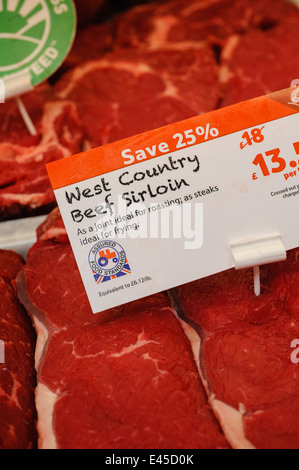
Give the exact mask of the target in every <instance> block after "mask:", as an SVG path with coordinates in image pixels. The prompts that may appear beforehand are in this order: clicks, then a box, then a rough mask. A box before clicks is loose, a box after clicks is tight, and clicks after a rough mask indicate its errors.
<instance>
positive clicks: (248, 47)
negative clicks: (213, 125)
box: [221, 18, 299, 106]
mask: <svg viewBox="0 0 299 470" xmlns="http://www.w3.org/2000/svg"><path fill="white" fill-rule="evenodd" d="M298 42H299V18H293V19H292V20H287V21H282V22H281V23H280V24H278V25H277V26H275V27H274V28H272V29H270V30H268V31H258V30H252V31H250V32H248V33H247V34H244V35H243V36H232V37H230V38H229V39H228V41H227V43H226V46H225V47H224V49H223V52H222V67H221V81H222V84H223V90H224V99H223V102H222V106H228V105H230V104H234V103H236V102H239V101H245V100H247V99H250V98H254V97H256V96H260V95H265V94H267V93H270V92H273V91H277V90H281V89H284V88H288V87H290V86H291V82H292V80H294V79H296V78H297V79H298V78H299V65H298V60H297V58H296V56H297V50H298Z"/></svg>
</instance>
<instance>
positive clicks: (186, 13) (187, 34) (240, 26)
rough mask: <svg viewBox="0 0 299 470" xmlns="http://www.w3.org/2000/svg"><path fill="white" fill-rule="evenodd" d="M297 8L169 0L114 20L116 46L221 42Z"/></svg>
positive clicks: (244, 0) (294, 13)
mask: <svg viewBox="0 0 299 470" xmlns="http://www.w3.org/2000/svg"><path fill="white" fill-rule="evenodd" d="M288 17H298V9H297V8H296V7H295V6H294V5H292V4H291V3H287V2H284V1H281V0H274V1H273V0H255V1H253V0H235V1H233V2H232V1H231V0H189V1H188V2H186V1H185V0H172V1H169V2H162V4H160V3H159V2H157V3H150V4H148V5H141V6H138V7H136V8H133V9H131V10H129V11H128V12H126V13H124V14H123V15H121V16H120V17H119V20H118V21H117V23H118V25H117V34H116V43H117V44H118V45H119V47H128V46H129V47H138V48H140V47H162V46H166V45H168V44H169V43H177V42H186V41H192V42H194V41H196V42H199V41H204V42H209V43H210V44H212V45H221V44H222V42H223V40H224V39H225V38H227V37H228V36H230V35H231V34H235V33H244V32H246V31H248V30H249V29H251V28H267V27H270V26H272V25H273V24H275V23H278V22H280V21H281V19H282V18H288Z"/></svg>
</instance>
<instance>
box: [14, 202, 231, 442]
mask: <svg viewBox="0 0 299 470" xmlns="http://www.w3.org/2000/svg"><path fill="white" fill-rule="evenodd" d="M38 236H39V239H38V241H37V243H36V244H35V245H34V246H33V248H32V249H31V251H30V253H29V257H28V261H27V265H26V267H25V268H24V270H23V271H22V272H21V274H20V275H19V277H18V281H17V282H18V288H19V296H20V298H21V300H22V302H23V303H24V304H25V305H26V308H27V309H28V311H29V312H30V314H31V316H32V318H33V320H34V323H35V327H36V330H37V333H38V342H37V351H36V369H37V378H38V386H37V392H36V404H37V410H38V432H39V447H40V448H42V449H45V448H68V449H70V448H89V449H90V448H103V449H111V448H114V449H140V448H153V449H157V448H166V449H168V448H175V449H180V448H194V449H195V448H227V447H228V444H227V442H226V440H225V439H224V437H223V435H222V433H221V432H220V430H219V428H218V425H217V423H216V421H215V419H214V416H213V414H212V413H211V411H210V408H209V406H208V404H207V401H206V396H205V393H204V390H203V388H202V385H201V382H200V380H199V376H198V373H197V369H196V365H195V362H194V360H193V357H192V352H191V348H190V345H189V343H188V340H187V339H186V337H185V335H184V333H183V331H182V329H181V327H180V324H179V322H178V320H177V318H176V317H175V315H174V311H173V309H172V308H171V306H170V302H169V300H168V298H167V297H166V296H165V295H164V294H158V295H155V296H152V297H148V298H146V299H143V300H140V301H136V302H134V303H130V304H126V305H125V306H123V307H119V308H116V309H112V310H110V311H107V312H105V314H104V316H103V315H102V314H96V315H93V314H92V312H91V309H90V306H89V303H88V300H87V297H86V294H85V291H84V288H83V284H82V281H81V277H80V275H79V273H78V270H77V266H76V263H75V260H74V257H73V253H72V250H71V247H70V244H69V243H68V241H67V235H66V232H65V231H64V233H63V223H62V220H61V218H60V215H59V212H58V210H55V211H54V212H53V213H51V214H50V216H49V218H48V220H47V221H46V222H45V223H44V224H43V225H42V226H41V227H40V228H39V230H38Z"/></svg>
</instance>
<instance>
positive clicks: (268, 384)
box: [175, 249, 299, 449]
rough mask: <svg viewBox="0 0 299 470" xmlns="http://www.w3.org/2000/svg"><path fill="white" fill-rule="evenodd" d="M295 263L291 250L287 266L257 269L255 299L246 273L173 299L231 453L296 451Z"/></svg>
mask: <svg viewBox="0 0 299 470" xmlns="http://www.w3.org/2000/svg"><path fill="white" fill-rule="evenodd" d="M298 257H299V250H298V249H296V250H293V251H290V252H289V253H288V257H287V260H286V261H283V262H280V263H274V264H271V265H267V266H262V267H261V284H262V294H261V295H260V296H258V297H256V296H255V294H254V291H253V285H252V284H253V280H252V271H251V270H241V271H236V270H230V271H226V272H223V273H219V274H217V275H214V276H210V277H208V278H205V279H201V280H199V281H196V282H194V283H190V284H187V285H185V286H182V287H180V288H178V289H177V292H176V293H175V298H176V305H177V307H178V308H180V312H181V314H182V317H183V318H184V319H185V321H186V322H188V323H189V324H190V325H191V326H192V327H193V328H192V331H191V333H193V335H192V334H191V335H190V338H191V343H194V344H195V345H196V348H194V351H196V352H195V356H196V360H197V361H199V368H200V371H201V374H202V377H203V383H204V384H205V388H206V391H207V393H208V395H209V397H210V403H211V405H212V408H213V410H214V412H215V415H216V416H217V417H218V419H219V422H220V423H221V427H222V429H223V431H224V432H225V434H226V437H227V439H228V440H229V442H230V444H231V445H232V447H241V448H247V447H248V448H250V447H251V446H254V447H256V448H259V449H298V446H299V429H298V419H299V400H298V384H299V376H298V365H297V364H294V363H292V361H291V360H290V355H291V351H292V350H291V349H290V345H291V343H292V341H293V339H294V338H296V337H297V336H298V328H299V287H298V286H299V284H298V280H299V259H298ZM186 331H187V333H188V329H186ZM194 331H196V334H195V335H194ZM189 332H190V330H189ZM199 338H200V346H199V345H198V340H199Z"/></svg>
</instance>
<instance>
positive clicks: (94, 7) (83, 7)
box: [75, 0, 109, 25]
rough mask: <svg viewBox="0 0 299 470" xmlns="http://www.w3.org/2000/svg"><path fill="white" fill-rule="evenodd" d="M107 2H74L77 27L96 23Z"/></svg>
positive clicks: (104, 0) (76, 0)
mask: <svg viewBox="0 0 299 470" xmlns="http://www.w3.org/2000/svg"><path fill="white" fill-rule="evenodd" d="M108 3H109V2H108V1H107V0H75V5H76V10H77V16H78V23H79V25H82V24H86V23H92V22H96V20H97V19H98V16H99V14H100V13H101V11H102V10H103V8H104V6H105V4H108Z"/></svg>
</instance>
